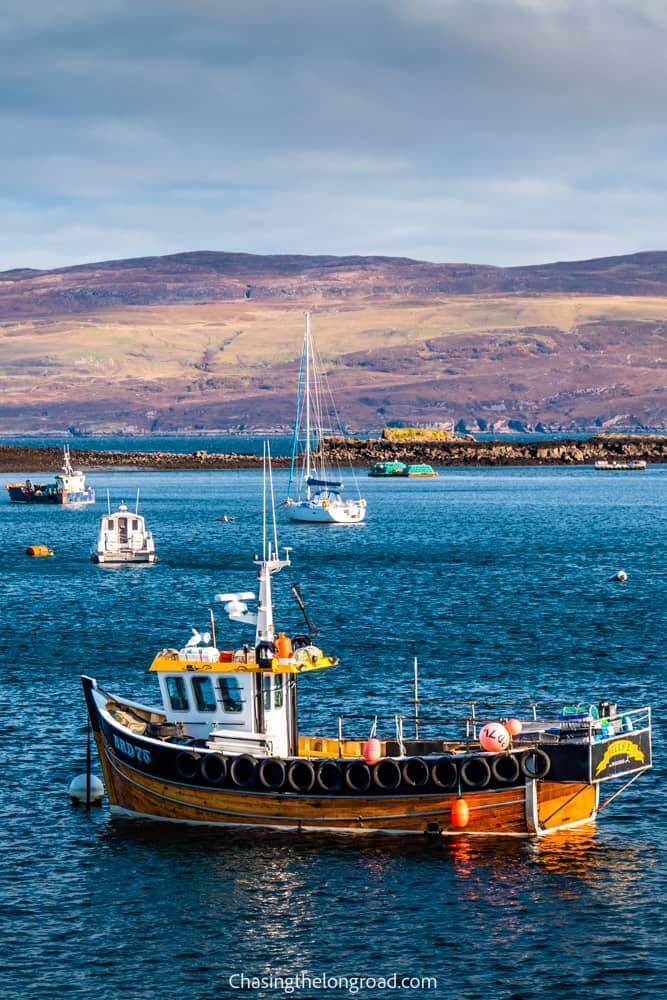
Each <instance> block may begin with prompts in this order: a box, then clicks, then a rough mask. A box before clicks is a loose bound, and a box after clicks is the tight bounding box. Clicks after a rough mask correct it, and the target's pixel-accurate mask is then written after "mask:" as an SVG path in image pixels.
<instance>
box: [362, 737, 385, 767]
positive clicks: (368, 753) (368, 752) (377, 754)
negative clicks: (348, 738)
mask: <svg viewBox="0 0 667 1000" xmlns="http://www.w3.org/2000/svg"><path fill="white" fill-rule="evenodd" d="M363 755H364V760H365V761H366V763H367V764H377V762H378V761H379V760H380V758H381V757H382V744H381V743H380V741H379V739H378V738H377V737H376V736H369V737H368V739H367V740H366V742H365V743H364V747H363Z"/></svg>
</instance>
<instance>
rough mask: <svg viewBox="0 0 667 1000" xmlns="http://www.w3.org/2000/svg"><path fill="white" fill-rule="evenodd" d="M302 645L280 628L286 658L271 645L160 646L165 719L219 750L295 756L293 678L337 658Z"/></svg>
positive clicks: (156, 665)
mask: <svg viewBox="0 0 667 1000" xmlns="http://www.w3.org/2000/svg"><path fill="white" fill-rule="evenodd" d="M204 641H206V639H204ZM306 642H307V640H305V637H304V640H303V643H304V644H303V645H301V646H300V647H299V648H297V649H296V651H294V650H293V649H291V648H289V647H291V646H292V643H291V641H290V640H289V639H287V637H286V636H284V635H283V634H282V633H280V634H279V636H278V639H277V645H278V652H279V653H280V652H281V651H282V652H286V653H289V655H288V656H285V657H278V656H277V655H276V651H275V649H274V646H273V643H269V642H267V643H264V644H262V643H260V644H259V645H258V646H257V648H256V649H253V648H249V647H247V646H244V647H243V648H242V649H239V650H234V651H230V650H219V649H217V648H216V647H215V646H211V645H188V646H186V647H185V648H184V649H181V650H173V649H172V650H164V651H163V652H162V653H160V654H158V656H156V657H155V660H154V661H153V663H152V665H151V668H150V669H151V671H155V672H157V674H158V679H159V683H160V693H161V695H162V705H163V710H164V714H165V720H166V722H167V723H171V724H173V725H175V726H177V728H178V730H179V731H180V732H182V734H183V736H187V737H191V738H195V739H201V740H203V741H206V743H207V745H208V746H212V747H214V748H216V749H219V750H220V752H222V753H225V752H228V753H249V754H252V755H256V756H262V757H266V756H279V757H283V756H284V757H287V756H290V755H293V754H295V753H296V751H297V740H298V732H297V704H296V675H297V674H298V673H302V672H304V671H310V670H316V669H321V668H322V667H328V666H333V665H334V664H335V662H336V661H335V660H334V659H333V658H329V657H325V656H323V654H322V651H321V650H320V649H318V648H317V647H316V646H312V645H309V644H308V645H306ZM295 644H296V643H295ZM285 646H288V648H284V647H285Z"/></svg>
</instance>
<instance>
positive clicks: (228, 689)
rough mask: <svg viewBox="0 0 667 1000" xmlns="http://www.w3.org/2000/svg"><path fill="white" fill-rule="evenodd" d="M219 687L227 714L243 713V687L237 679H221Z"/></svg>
mask: <svg viewBox="0 0 667 1000" xmlns="http://www.w3.org/2000/svg"><path fill="white" fill-rule="evenodd" d="M218 687H219V689H220V697H221V699H222V707H223V708H224V710H225V712H242V711H243V699H242V698H241V686H240V684H239V682H238V680H237V679H236V677H221V678H220V680H219V681H218Z"/></svg>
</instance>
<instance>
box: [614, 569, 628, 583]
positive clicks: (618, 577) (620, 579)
mask: <svg viewBox="0 0 667 1000" xmlns="http://www.w3.org/2000/svg"><path fill="white" fill-rule="evenodd" d="M627 578H628V574H627V573H626V572H625V570H624V569H619V571H618V573H615V574H614V576H612V580H614V581H615V582H616V583H625V581H626V580H627Z"/></svg>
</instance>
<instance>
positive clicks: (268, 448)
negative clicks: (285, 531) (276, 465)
mask: <svg viewBox="0 0 667 1000" xmlns="http://www.w3.org/2000/svg"><path fill="white" fill-rule="evenodd" d="M266 451H267V456H268V459H269V492H270V495H271V518H272V520H273V547H274V549H275V553H274V554H275V556H276V558H278V525H277V524H276V500H275V496H274V493H273V466H272V465H271V442H270V441H267V442H266Z"/></svg>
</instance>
